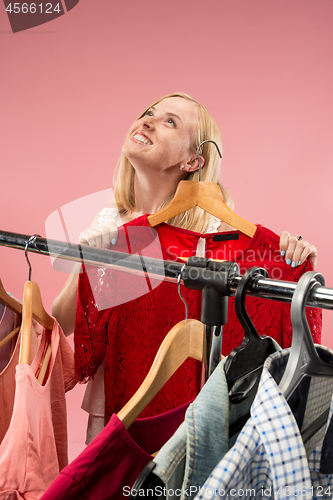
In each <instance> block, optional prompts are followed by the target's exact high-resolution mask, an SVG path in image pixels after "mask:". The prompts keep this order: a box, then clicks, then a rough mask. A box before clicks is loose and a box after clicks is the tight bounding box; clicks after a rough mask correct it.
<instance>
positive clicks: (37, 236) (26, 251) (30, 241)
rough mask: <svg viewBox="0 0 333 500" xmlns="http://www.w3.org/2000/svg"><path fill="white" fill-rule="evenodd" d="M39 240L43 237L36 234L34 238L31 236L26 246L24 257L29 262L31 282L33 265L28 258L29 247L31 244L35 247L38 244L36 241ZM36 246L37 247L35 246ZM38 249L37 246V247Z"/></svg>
mask: <svg viewBox="0 0 333 500" xmlns="http://www.w3.org/2000/svg"><path fill="white" fill-rule="evenodd" d="M37 238H41V235H40V234H34V235H33V236H31V237H30V238H29V239H28V241H27V243H26V245H25V249H24V255H25V258H26V259H27V262H28V266H29V281H31V264H30V260H29V258H28V246H29V245H30V243H31V244H32V245H34V244H35V243H36V239H37ZM34 246H35V245H34ZM35 248H36V246H35Z"/></svg>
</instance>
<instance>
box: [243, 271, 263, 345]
mask: <svg viewBox="0 0 333 500" xmlns="http://www.w3.org/2000/svg"><path fill="white" fill-rule="evenodd" d="M261 278H269V274H268V272H267V270H266V269H264V268H262V267H251V268H250V269H248V270H247V271H245V273H244V274H243V276H242V279H241V281H240V282H239V284H238V286H237V290H236V295H235V310H236V315H237V318H238V319H239V321H240V323H241V325H242V327H243V328H244V331H245V334H246V337H247V336H249V335H251V334H252V335H253V336H254V337H255V338H259V335H258V333H257V331H256V329H255V327H254V325H253V323H252V321H251V319H250V317H249V315H248V313H247V311H246V307H245V297H246V292H247V290H248V288H249V287H250V285H251V284H253V283H254V282H256V281H258V280H259V279H261Z"/></svg>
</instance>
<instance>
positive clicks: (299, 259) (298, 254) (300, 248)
mask: <svg viewBox="0 0 333 500" xmlns="http://www.w3.org/2000/svg"><path fill="white" fill-rule="evenodd" d="M280 251H281V255H282V257H285V259H286V263H287V264H288V265H291V266H292V267H297V266H300V265H301V264H303V262H304V261H305V260H306V259H307V258H309V259H310V261H311V262H312V265H313V269H315V268H316V264H317V249H316V247H315V246H314V245H311V244H310V243H309V242H308V241H305V240H303V239H302V237H301V236H297V235H290V233H288V231H282V233H281V234H280Z"/></svg>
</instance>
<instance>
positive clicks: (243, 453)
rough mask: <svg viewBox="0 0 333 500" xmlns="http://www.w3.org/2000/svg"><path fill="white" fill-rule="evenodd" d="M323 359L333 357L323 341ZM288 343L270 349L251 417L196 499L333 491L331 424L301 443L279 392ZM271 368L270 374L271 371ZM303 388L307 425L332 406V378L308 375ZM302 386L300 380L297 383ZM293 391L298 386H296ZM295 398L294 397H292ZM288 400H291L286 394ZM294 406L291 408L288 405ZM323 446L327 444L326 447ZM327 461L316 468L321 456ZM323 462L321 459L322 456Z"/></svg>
mask: <svg viewBox="0 0 333 500" xmlns="http://www.w3.org/2000/svg"><path fill="white" fill-rule="evenodd" d="M317 351H318V353H319V354H320V352H323V353H324V356H325V360H326V361H328V360H330V362H331V363H332V362H333V352H332V351H330V350H329V349H327V348H324V347H322V346H320V347H319V346H317ZM289 352H290V349H285V350H283V351H280V352H277V353H275V354H273V355H271V356H270V357H269V358H268V359H267V360H266V363H265V365H264V368H263V372H262V376H261V379H260V384H259V387H258V392H257V395H256V398H255V400H254V402H253V404H252V407H251V418H250V419H249V420H248V422H247V423H246V425H245V426H244V428H243V430H242V432H241V433H240V435H239V437H238V439H237V441H236V443H235V445H234V446H233V447H232V448H231V449H230V450H229V451H228V453H227V454H226V455H225V456H224V458H223V459H222V460H221V461H220V463H219V464H218V465H217V466H216V468H215V469H214V470H213V472H212V473H211V475H210V477H209V478H208V479H207V481H206V482H205V484H204V485H203V487H202V488H201V489H200V491H199V493H198V494H197V496H196V497H195V498H196V500H200V499H209V500H211V499H214V498H215V499H216V498H235V499H244V498H256V499H266V500H267V498H274V499H280V500H284V499H289V498H296V497H298V498H300V499H309V500H310V499H311V500H313V499H317V498H318V500H321V499H323V498H332V497H333V460H332V451H330V450H332V444H333V425H332V424H331V425H329V422H330V417H329V419H328V423H327V425H326V426H324V427H323V428H322V429H321V430H320V431H318V432H317V434H316V435H315V436H314V437H313V438H311V440H310V441H308V442H307V443H306V445H304V443H303V441H302V437H301V434H300V430H299V426H298V424H300V421H299V420H298V423H297V422H296V419H295V416H294V414H293V411H294V412H295V413H297V411H298V412H299V408H297V407H299V406H300V405H299V404H298V405H297V404H296V408H293V409H292V406H289V404H288V403H287V401H286V400H285V398H284V397H283V395H282V394H281V392H280V390H279V387H278V384H277V382H276V381H275V378H276V379H277V381H279V380H280V379H281V376H282V372H283V371H284V368H285V365H286V362H287V359H288V356H289ZM273 374H274V377H275V378H274V377H273ZM305 381H307V382H306V384H307V389H306V391H305V392H306V394H304V384H303V390H302V389H301V390H302V394H301V396H302V401H303V403H304V412H303V415H302V416H301V428H302V429H305V428H306V427H307V426H308V425H309V424H310V423H311V422H312V421H313V420H314V419H315V418H316V417H318V416H319V415H320V414H321V413H322V412H323V411H324V410H326V409H327V408H329V407H330V408H331V413H330V416H331V414H332V409H333V404H332V391H333V378H331V379H329V378H319V377H312V378H311V381H310V379H309V378H308V377H306V378H305V379H303V381H302V382H305ZM299 387H301V385H300V386H299ZM296 391H297V390H296ZM296 400H297V398H296ZM290 401H291V400H290ZM292 410H293V411H292ZM325 446H326V448H327V449H326V450H325ZM322 454H323V457H326V456H327V457H328V459H329V461H330V463H329V464H327V463H326V464H325V463H324V468H325V469H326V471H327V469H329V472H330V473H329V474H327V473H326V474H325V473H324V474H323V473H321V472H320V470H321V466H322V464H323V460H321V456H322ZM324 462H325V460H324Z"/></svg>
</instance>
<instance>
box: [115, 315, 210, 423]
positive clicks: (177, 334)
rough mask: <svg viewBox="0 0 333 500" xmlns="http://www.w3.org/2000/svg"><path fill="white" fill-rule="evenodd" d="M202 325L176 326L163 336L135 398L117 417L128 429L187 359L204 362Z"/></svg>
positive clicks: (182, 323) (185, 322) (186, 322)
mask: <svg viewBox="0 0 333 500" xmlns="http://www.w3.org/2000/svg"><path fill="white" fill-rule="evenodd" d="M203 350H204V325H203V323H201V322H200V321H198V320H196V319H188V320H183V321H180V322H179V323H177V325H175V326H174V327H173V328H172V329H171V330H170V331H169V333H168V334H167V335H166V337H165V338H164V340H163V342H162V344H161V345H160V348H159V350H158V351H157V354H156V356H155V359H154V361H153V364H152V366H151V368H150V370H149V372H148V374H147V376H146V378H145V379H144V381H143V382H142V384H141V386H140V387H139V389H138V390H137V391H136V393H135V394H134V396H133V397H132V398H131V399H130V400H129V401H128V402H127V403H126V405H125V406H124V407H123V408H122V409H121V410H120V412H119V413H118V414H117V416H118V418H119V420H121V422H122V423H123V425H124V427H125V428H126V429H128V428H129V427H130V425H132V423H133V422H134V420H135V419H136V418H137V417H138V416H139V415H140V413H141V412H142V411H143V410H144V409H145V408H146V406H147V405H148V404H149V403H150V401H151V400H152V399H153V398H154V397H155V396H156V394H157V393H158V391H159V390H160V389H161V388H162V387H163V386H164V384H165V383H166V382H167V381H168V380H169V378H170V377H171V376H172V375H173V374H174V373H175V371H176V370H177V369H178V368H179V367H180V366H181V365H182V364H183V363H184V361H185V360H186V359H187V358H188V357H190V358H194V359H196V360H198V361H202V360H203Z"/></svg>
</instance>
